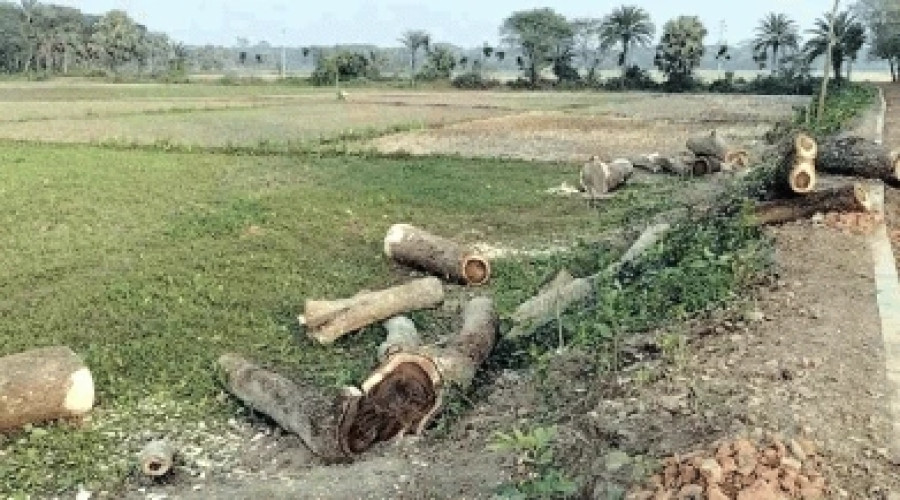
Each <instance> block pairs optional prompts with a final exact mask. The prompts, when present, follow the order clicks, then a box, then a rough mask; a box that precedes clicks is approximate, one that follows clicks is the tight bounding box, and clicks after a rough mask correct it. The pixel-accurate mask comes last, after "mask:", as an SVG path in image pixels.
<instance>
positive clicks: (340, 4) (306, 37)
mask: <svg viewBox="0 0 900 500" xmlns="http://www.w3.org/2000/svg"><path fill="white" fill-rule="evenodd" d="M53 3H58V4H66V5H71V6H74V7H78V8H80V9H81V10H83V11H85V12H90V13H103V12H106V11H107V10H110V9H114V8H120V9H125V10H127V11H128V12H129V13H131V14H132V16H133V17H135V18H136V19H137V20H138V21H140V22H142V23H144V24H146V25H147V26H148V27H150V28H151V29H153V30H158V31H164V32H166V33H168V34H169V35H171V36H172V37H173V38H175V39H177V40H180V41H183V42H186V43H189V44H203V43H213V44H227V45H231V44H234V42H235V39H236V38H237V37H246V38H249V39H250V40H251V41H253V42H255V41H259V40H266V41H268V42H269V43H271V44H273V45H281V44H282V43H286V44H288V45H291V46H302V45H314V44H323V45H333V44H336V43H374V44H378V45H382V46H388V45H397V42H396V40H397V37H398V36H399V35H400V33H402V32H403V31H404V30H407V29H411V28H416V29H424V30H427V31H428V32H430V33H431V34H432V35H433V39H434V40H436V41H441V42H450V43H454V44H457V45H462V46H476V45H481V43H483V42H489V43H491V44H495V43H497V42H498V38H499V36H498V33H497V31H498V27H499V26H500V24H501V23H502V21H503V19H504V18H505V17H506V16H508V15H509V14H510V13H511V12H513V11H516V10H522V9H529V8H535V7H552V8H553V9H555V10H556V11H557V12H559V13H561V14H563V15H565V16H567V17H576V16H577V17H582V16H584V17H587V16H590V17H602V16H603V15H605V14H606V13H608V12H609V11H611V10H612V9H613V8H614V7H615V6H617V5H620V4H621V3H622V2H619V1H616V2H605V1H600V0H565V1H562V0H555V1H554V0H544V1H533V0H453V1H443V2H438V1H430V2H429V1H425V0H419V1H412V0H295V1H293V2H292V1H289V0H253V1H246V0H54V1H53ZM626 3H629V4H636V5H640V6H642V7H644V8H645V9H647V10H648V11H649V12H650V14H651V15H652V17H653V21H654V22H655V23H656V24H657V25H658V26H661V25H662V23H664V22H665V21H666V20H668V19H670V18H672V17H675V16H677V15H681V14H690V15H699V16H700V17H701V19H702V20H703V22H704V23H705V24H706V27H707V29H708V30H709V32H710V37H709V39H708V41H709V42H710V43H712V42H716V41H718V38H719V32H720V25H721V23H722V21H724V22H725V23H726V26H727V31H726V39H727V40H728V41H729V42H730V43H732V44H733V43H737V42H739V41H741V40H745V39H748V38H750V37H751V36H752V33H753V28H754V26H755V25H756V23H757V22H758V20H759V18H760V17H762V16H763V14H765V13H766V12H769V11H776V12H785V13H787V14H789V15H790V16H792V17H793V18H795V19H796V20H797V21H798V22H800V24H801V28H803V29H806V28H808V27H809V25H810V24H811V20H812V19H813V18H814V17H816V16H819V15H821V14H822V13H823V12H825V11H826V10H828V9H829V8H830V6H831V1H830V0H754V1H749V2H748V1H744V0H726V1H722V0H690V1H686V0H627V1H626ZM847 3H848V1H847V0H845V1H844V4H847Z"/></svg>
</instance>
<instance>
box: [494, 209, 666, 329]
mask: <svg viewBox="0 0 900 500" xmlns="http://www.w3.org/2000/svg"><path fill="white" fill-rule="evenodd" d="M669 230H670V226H669V225H668V224H657V225H654V226H650V227H648V228H647V229H645V230H644V232H643V233H641V236H640V237H639V238H638V239H637V240H635V242H634V243H633V244H632V245H631V247H630V248H629V249H628V251H626V252H625V254H624V255H623V256H622V257H621V258H620V259H619V260H618V261H616V262H614V263H613V264H610V266H609V267H607V268H606V269H605V270H603V271H602V272H600V273H597V274H593V275H591V276H587V277H584V278H576V279H572V278H571V277H568V278H566V276H565V275H561V276H557V279H555V280H554V281H553V282H552V283H551V284H550V285H549V286H547V287H546V288H545V289H544V290H542V291H541V292H539V293H538V294H537V295H535V296H534V297H532V298H530V299H528V300H527V301H525V302H523V303H522V304H520V305H519V307H517V308H516V310H515V311H514V312H513V314H512V316H511V318H510V319H511V320H512V322H513V327H512V328H511V329H510V331H509V332H507V334H506V337H508V338H511V339H514V338H518V337H522V336H524V335H528V334H530V333H532V332H534V331H535V330H537V329H538V328H540V327H542V326H544V325H546V324H548V323H550V322H551V321H553V320H555V319H558V318H559V316H560V315H561V314H562V313H563V312H565V311H567V310H568V309H569V308H570V307H572V306H573V305H575V304H577V303H579V302H583V301H585V300H588V299H589V298H590V297H591V296H592V295H593V292H594V287H595V286H596V283H597V281H598V280H599V279H600V278H601V277H603V276H610V275H613V274H615V273H617V272H618V271H619V269H621V268H622V266H624V265H626V264H628V263H630V262H633V261H634V260H635V259H637V258H638V257H639V256H640V255H641V254H642V253H644V252H645V251H646V250H647V249H649V248H650V247H652V246H653V245H655V244H656V243H657V242H658V241H659V240H661V239H662V238H663V237H664V236H665V235H666V233H668V232H669Z"/></svg>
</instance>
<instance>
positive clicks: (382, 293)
mask: <svg viewBox="0 0 900 500" xmlns="http://www.w3.org/2000/svg"><path fill="white" fill-rule="evenodd" d="M443 300H444V287H443V286H442V285H441V281H440V280H439V279H437V278H433V277H429V278H422V279H418V280H414V281H410V282H409V283H406V284H403V285H400V286H396V287H393V288H388V289H386V290H379V291H375V292H363V293H360V294H358V295H356V296H354V297H351V298H349V299H339V300H332V301H328V300H307V301H306V306H305V314H304V315H302V316H300V317H299V318H298V319H299V321H300V324H301V325H306V327H307V335H309V337H310V338H313V339H315V340H317V341H319V342H320V343H322V344H330V343H332V342H334V341H335V340H337V339H339V338H340V337H342V336H343V335H345V334H347V333H349V332H353V331H357V330H359V329H361V328H363V327H365V326H368V325H371V324H372V323H376V322H378V321H383V320H385V319H387V318H390V317H393V316H396V315H398V314H403V313H407V312H410V311H416V310H419V309H428V308H430V307H434V306H436V305H437V304H439V303H441V301H443Z"/></svg>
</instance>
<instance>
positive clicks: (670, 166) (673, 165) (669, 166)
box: [656, 156, 694, 177]
mask: <svg viewBox="0 0 900 500" xmlns="http://www.w3.org/2000/svg"><path fill="white" fill-rule="evenodd" d="M656 161H657V163H658V164H659V165H660V167H661V168H662V169H663V171H665V172H669V173H671V174H675V175H680V176H682V177H687V176H690V175H693V173H694V169H693V166H692V165H688V164H687V162H685V161H684V160H683V159H682V158H679V157H672V158H670V157H667V156H660V157H659V158H658V159H657V160H656Z"/></svg>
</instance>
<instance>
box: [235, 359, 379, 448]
mask: <svg viewBox="0 0 900 500" xmlns="http://www.w3.org/2000/svg"><path fill="white" fill-rule="evenodd" d="M219 367H220V368H221V369H222V371H223V372H224V375H225V387H226V388H227V389H228V392H230V393H231V394H233V395H234V396H236V397H237V398H238V399H240V400H241V401H242V402H243V403H244V404H246V405H247V406H249V407H250V408H252V409H253V410H255V411H258V412H260V413H262V414H264V415H266V416H268V417H270V418H271V419H272V420H274V421H275V423H277V424H278V425H279V426H281V428H283V429H285V430H287V431H289V432H292V433H294V434H296V435H297V436H298V437H299V438H300V440H301V441H303V444H305V445H306V447H307V448H309V450H310V451H312V452H313V453H315V454H316V455H317V456H319V457H321V458H323V459H326V460H329V461H332V460H339V459H341V458H342V457H345V456H346V453H345V452H344V450H343V449H342V447H341V444H340V442H339V441H338V438H337V436H338V428H339V427H340V417H341V415H343V414H344V413H346V412H347V411H352V410H351V408H352V407H354V406H355V404H356V403H357V402H358V401H359V398H360V397H361V394H360V393H359V390H353V388H347V389H345V390H344V391H342V392H341V393H340V394H339V395H337V396H335V397H331V398H329V397H327V396H325V395H324V394H323V393H322V391H320V390H319V389H318V388H314V387H308V386H303V385H299V384H295V383H294V382H292V381H290V380H288V379H287V378H285V377H283V376H281V375H279V374H277V373H274V372H271V371H268V370H265V369H263V368H260V367H259V366H256V365H255V364H253V363H251V362H250V361H248V360H246V359H244V358H242V357H241V356H238V355H236V354H225V355H223V356H222V357H220V358H219Z"/></svg>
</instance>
